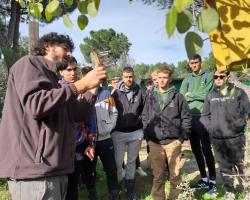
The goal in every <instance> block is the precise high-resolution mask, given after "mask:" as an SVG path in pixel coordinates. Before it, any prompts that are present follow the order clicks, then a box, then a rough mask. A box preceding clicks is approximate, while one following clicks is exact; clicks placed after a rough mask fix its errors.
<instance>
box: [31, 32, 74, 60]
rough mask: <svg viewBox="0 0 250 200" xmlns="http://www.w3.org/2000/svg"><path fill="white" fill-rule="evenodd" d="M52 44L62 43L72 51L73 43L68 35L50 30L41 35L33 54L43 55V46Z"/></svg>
mask: <svg viewBox="0 0 250 200" xmlns="http://www.w3.org/2000/svg"><path fill="white" fill-rule="evenodd" d="M48 45H49V46H53V45H64V46H65V47H66V48H67V49H69V50H70V51H71V52H72V51H73V49H74V48H75V47H74V43H73V41H72V39H71V38H70V37H69V36H68V35H63V34H58V33H56V32H51V33H48V34H45V35H44V36H42V37H41V38H40V39H39V41H38V43H37V45H36V46H35V47H34V49H33V51H32V52H33V55H35V56H45V55H46V52H45V48H46V47H47V46H48Z"/></svg>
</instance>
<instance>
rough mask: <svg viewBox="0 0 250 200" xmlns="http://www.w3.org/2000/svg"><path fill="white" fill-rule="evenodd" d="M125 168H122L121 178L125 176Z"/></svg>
mask: <svg viewBox="0 0 250 200" xmlns="http://www.w3.org/2000/svg"><path fill="white" fill-rule="evenodd" d="M125 174H126V170H125V169H123V168H122V178H125Z"/></svg>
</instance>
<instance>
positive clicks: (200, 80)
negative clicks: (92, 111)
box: [180, 71, 214, 116]
mask: <svg viewBox="0 0 250 200" xmlns="http://www.w3.org/2000/svg"><path fill="white" fill-rule="evenodd" d="M205 73H208V72H204V71H202V72H200V73H199V74H194V73H193V74H192V75H191V76H192V78H191V81H190V79H189V76H188V77H187V78H185V79H184V80H183V82H182V84H181V88H180V93H181V94H183V95H184V96H185V94H186V93H187V92H188V93H189V95H188V96H186V97H185V98H186V100H187V102H188V105H189V109H190V111H191V114H192V115H193V116H200V115H201V111H202V109H203V104H204V100H205V98H206V97H207V95H208V93H209V92H210V91H212V89H213V88H214V79H213V73H211V72H209V73H208V74H207V75H205Z"/></svg>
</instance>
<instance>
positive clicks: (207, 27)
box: [197, 8, 219, 33]
mask: <svg viewBox="0 0 250 200" xmlns="http://www.w3.org/2000/svg"><path fill="white" fill-rule="evenodd" d="M197 25H198V28H199V30H200V31H202V32H205V33H210V32H211V31H213V30H214V29H216V28H217V27H218V25H219V14H218V12H217V11H216V10H215V9H214V8H207V9H204V10H202V11H201V13H200V14H199V15H198V16H197Z"/></svg>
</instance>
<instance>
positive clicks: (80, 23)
mask: <svg viewBox="0 0 250 200" xmlns="http://www.w3.org/2000/svg"><path fill="white" fill-rule="evenodd" d="M88 23H89V20H88V17H86V16H85V15H79V16H78V18H77V24H78V27H79V28H80V29H81V30H83V29H85V27H86V26H87V25H88Z"/></svg>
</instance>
